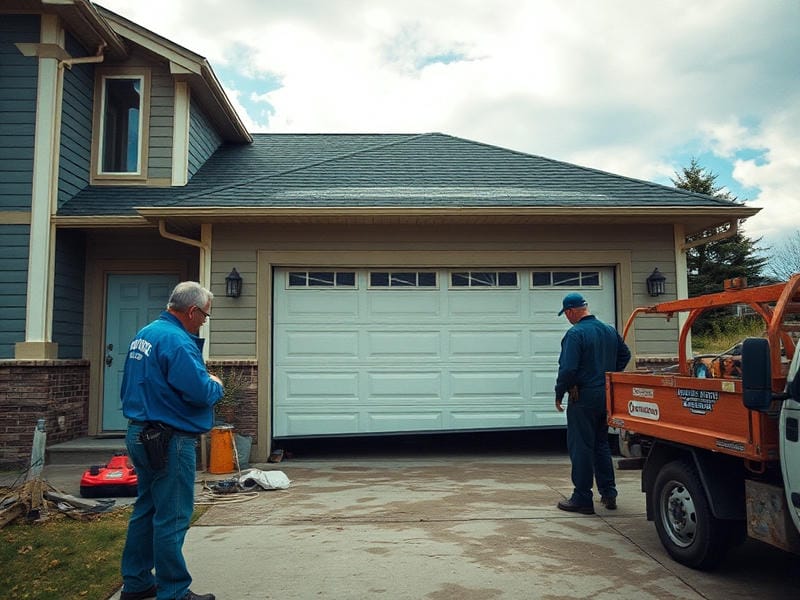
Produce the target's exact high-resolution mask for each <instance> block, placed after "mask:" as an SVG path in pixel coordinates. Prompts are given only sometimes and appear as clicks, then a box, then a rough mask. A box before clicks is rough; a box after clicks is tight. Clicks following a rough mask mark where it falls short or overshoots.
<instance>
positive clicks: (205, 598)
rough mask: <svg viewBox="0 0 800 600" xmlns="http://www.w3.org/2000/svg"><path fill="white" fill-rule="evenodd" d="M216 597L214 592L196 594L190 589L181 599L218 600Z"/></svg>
mask: <svg viewBox="0 0 800 600" xmlns="http://www.w3.org/2000/svg"><path fill="white" fill-rule="evenodd" d="M216 598H217V597H216V596H215V595H214V594H195V593H194V592H193V591H192V590H189V591H188V592H186V595H185V596H184V597H183V598H181V599H180V600H216Z"/></svg>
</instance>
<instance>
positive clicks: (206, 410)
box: [120, 311, 223, 433]
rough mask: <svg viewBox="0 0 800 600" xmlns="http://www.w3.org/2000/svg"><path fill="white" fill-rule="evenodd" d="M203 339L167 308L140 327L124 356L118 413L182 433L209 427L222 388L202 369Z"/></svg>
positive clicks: (199, 431)
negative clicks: (185, 326)
mask: <svg viewBox="0 0 800 600" xmlns="http://www.w3.org/2000/svg"><path fill="white" fill-rule="evenodd" d="M203 343H204V340H203V339H202V338H199V337H198V336H196V335H193V334H191V333H189V332H188V331H186V329H185V328H184V326H183V325H182V324H181V322H180V321H179V320H178V319H177V318H176V317H175V316H174V315H172V314H170V313H169V312H168V311H164V312H162V313H161V315H160V316H159V317H158V319H156V320H155V321H153V322H152V323H150V324H149V325H146V326H145V327H144V328H142V330H141V331H139V333H137V334H136V338H135V339H134V340H133V341H132V342H131V344H130V347H129V349H128V355H127V357H126V359H125V372H124V375H123V378H122V390H121V393H120V397H121V399H122V414H123V415H125V417H126V418H128V419H132V420H134V421H158V422H160V423H164V424H166V425H169V426H171V427H174V428H175V429H178V430H180V431H185V432H187V433H205V432H206V431H208V430H210V429H211V427H212V425H213V424H214V408H213V407H214V404H215V403H216V402H217V401H218V400H219V399H220V398H221V397H222V392H223V389H222V386H221V385H220V384H219V383H217V382H216V381H214V380H213V379H211V376H210V375H209V373H208V370H207V369H206V365H205V362H204V361H203V354H202V349H203Z"/></svg>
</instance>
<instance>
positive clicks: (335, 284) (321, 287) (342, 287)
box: [284, 269, 358, 291]
mask: <svg viewBox="0 0 800 600" xmlns="http://www.w3.org/2000/svg"><path fill="white" fill-rule="evenodd" d="M294 273H303V274H304V275H305V276H306V285H291V283H290V281H291V276H292V275H293V274H294ZM311 273H333V283H332V284H331V285H308V276H309V275H310V274H311ZM338 273H351V274H352V275H353V285H345V284H340V283H338V282H337V281H336V275H337V274H338ZM284 288H285V289H286V290H290V291H291V290H357V289H358V272H357V270H352V269H288V270H287V271H286V279H285V281H284Z"/></svg>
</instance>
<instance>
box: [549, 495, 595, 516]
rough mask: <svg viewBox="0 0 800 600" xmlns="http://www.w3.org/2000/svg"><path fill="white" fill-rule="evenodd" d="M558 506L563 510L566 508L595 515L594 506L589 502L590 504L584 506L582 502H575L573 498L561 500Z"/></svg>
mask: <svg viewBox="0 0 800 600" xmlns="http://www.w3.org/2000/svg"><path fill="white" fill-rule="evenodd" d="M557 506H558V508H560V509H561V510H565V511H567V512H576V513H581V514H582V515H593V514H594V506H592V505H591V504H589V505H588V506H582V505H580V504H576V503H575V502H573V500H572V498H570V499H569V500H560V501H559V503H558V504H557Z"/></svg>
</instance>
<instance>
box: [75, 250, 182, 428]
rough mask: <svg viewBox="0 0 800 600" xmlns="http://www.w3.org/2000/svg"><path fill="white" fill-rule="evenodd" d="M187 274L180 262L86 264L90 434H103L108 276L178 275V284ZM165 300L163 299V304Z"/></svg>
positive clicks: (84, 349) (102, 262)
mask: <svg viewBox="0 0 800 600" xmlns="http://www.w3.org/2000/svg"><path fill="white" fill-rule="evenodd" d="M187 272H188V268H187V265H186V262H185V261H183V260H163V261H136V260H99V261H94V262H90V263H89V264H88V265H87V269H86V279H85V284H86V298H85V301H84V308H83V322H84V323H85V335H84V338H83V355H84V356H86V357H88V358H89V423H88V433H89V435H100V434H102V432H103V420H102V417H103V384H104V381H103V373H104V371H103V368H102V366H103V360H104V358H105V348H104V343H103V342H104V336H105V330H106V307H107V303H108V298H107V297H106V294H107V291H108V290H107V281H108V275H109V274H113V275H177V276H178V278H179V280H180V281H185V280H186V278H187ZM166 301H167V299H166V298H164V304H165V305H166ZM98 316H99V318H98Z"/></svg>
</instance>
